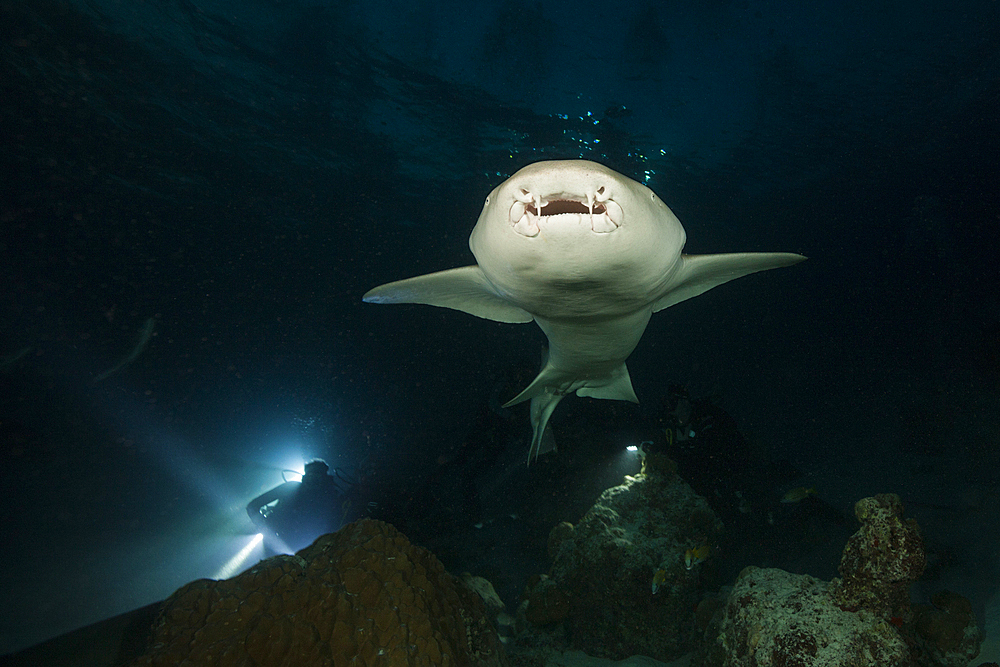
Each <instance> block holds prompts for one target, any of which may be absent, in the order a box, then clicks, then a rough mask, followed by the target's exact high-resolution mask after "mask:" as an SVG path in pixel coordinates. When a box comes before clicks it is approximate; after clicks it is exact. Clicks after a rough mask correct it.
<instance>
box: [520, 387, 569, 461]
mask: <svg viewBox="0 0 1000 667" xmlns="http://www.w3.org/2000/svg"><path fill="white" fill-rule="evenodd" d="M562 398H563V395H562V394H553V393H551V392H548V391H547V392H545V393H543V394H540V395H538V396H535V397H534V398H532V399H531V428H532V433H531V446H530V447H529V448H528V465H531V462H532V461H534V460H535V459H537V458H538V457H539V456H540V455H542V454H545V453H548V452H554V451H556V439H555V436H553V435H552V431H550V430H547V429H546V428H545V427H546V426H547V425H548V423H549V417H551V416H552V411H553V410H555V409H556V406H557V405H559V401H561V400H562Z"/></svg>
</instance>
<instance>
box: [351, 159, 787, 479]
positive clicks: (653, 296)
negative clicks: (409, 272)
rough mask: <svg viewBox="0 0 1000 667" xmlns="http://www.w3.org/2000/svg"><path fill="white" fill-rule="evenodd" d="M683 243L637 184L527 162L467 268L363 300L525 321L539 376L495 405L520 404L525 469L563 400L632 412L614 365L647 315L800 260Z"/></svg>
mask: <svg viewBox="0 0 1000 667" xmlns="http://www.w3.org/2000/svg"><path fill="white" fill-rule="evenodd" d="M685 240H686V235H685V233H684V228H683V227H682V226H681V223H680V221H679V220H678V219H677V217H676V216H675V215H674V214H673V212H672V211H671V210H670V209H669V208H668V207H667V205H666V204H664V203H663V202H662V201H661V200H660V198H659V197H657V196H656V194H655V193H654V192H653V191H652V190H650V189H649V188H647V187H646V186H645V185H642V184H641V183H637V182H636V181H634V180H632V179H630V178H628V177H626V176H623V175H622V174H619V173H617V172H615V171H612V170H611V169H608V168H607V167H605V166H603V165H600V164H597V163H595V162H589V161H586V160H551V161H544V162H536V163H533V164H530V165H528V166H526V167H524V168H523V169H521V170H520V171H518V172H517V173H516V174H514V175H513V176H511V177H510V178H509V179H507V180H506V181H504V182H503V183H501V184H500V185H499V186H497V187H496V189H494V190H493V192H491V193H490V195H489V196H488V197H487V198H486V203H485V204H484V205H483V211H482V213H480V215H479V220H478V222H477V223H476V226H475V228H474V229H473V230H472V236H471V237H470V238H469V247H470V248H471V249H472V254H473V255H474V256H475V258H476V262H477V263H476V264H474V265H472V266H463V267H460V268H457V269H449V270H447V271H439V272H436V273H429V274H427V275H423V276H417V277H415V278H408V279H406V280H399V281H396V282H392V283H387V284H385V285H381V286H379V287H376V288H374V289H372V290H370V291H369V292H368V293H366V294H365V295H364V300H365V301H366V302H368V303H422V304H428V305H432V306H442V307H445V308H453V309H455V310H461V311H464V312H466V313H469V314H471V315H475V316H477V317H483V318H486V319H489V320H495V321H497V322H510V323H526V322H531V321H532V320H534V321H535V322H536V323H537V324H538V326H539V327H540V328H541V329H542V331H543V332H544V333H545V335H546V337H547V338H548V342H549V346H548V351H547V354H545V356H544V358H543V364H542V370H541V372H539V374H538V376H537V377H536V378H535V379H534V381H532V382H531V384H529V385H528V386H527V387H526V388H525V389H524V391H522V392H521V393H520V394H518V395H517V396H515V397H514V398H513V399H511V400H510V401H509V402H508V403H506V404H505V406H504V407H508V406H511V405H516V404H518V403H521V402H522V401H527V400H530V401H531V410H530V414H531V423H532V427H533V430H534V433H533V436H532V440H531V447H530V449H529V450H528V462H529V463H530V462H531V460H532V459H533V458H535V457H537V456H538V454H539V453H541V452H542V451H545V450H546V449H547V445H546V444H545V443H543V440H542V437H543V435H545V427H546V424H547V423H548V421H549V417H550V416H551V415H552V411H553V410H554V409H555V407H556V405H557V404H558V403H559V401H560V400H562V398H563V397H564V396H566V395H567V394H571V393H574V392H575V393H576V394H577V395H578V396H589V397H591V398H606V399H617V400H623V401H632V402H635V403H638V402H639V400H638V398H636V395H635V391H634V390H633V389H632V381H631V379H630V378H629V374H628V369H627V368H626V367H625V360H626V359H627V358H628V356H629V355H630V354H631V353H632V350H634V349H635V346H636V345H637V344H638V343H639V339H640V338H641V337H642V333H643V331H645V329H646V324H647V323H648V322H649V318H650V316H651V315H652V314H653V313H655V312H657V311H660V310H663V309H664V308H669V307H670V306H673V305H675V304H678V303H680V302H681V301H685V300H686V299H690V298H691V297H694V296H698V295H699V294H702V293H703V292H706V291H707V290H710V289H712V288H713V287H716V286H717V285H721V284H722V283H725V282H728V281H730V280H733V279H735V278H740V277H742V276H745V275H748V274H751V273H755V272H757V271H764V270H766V269H775V268H779V267H783V266H790V265H792V264H796V263H798V262H801V261H802V260H804V259H805V257H803V256H802V255H798V254H795V253H784V252H780V253H731V254H720V255H685V254H683V253H682V252H681V251H682V249H683V248H684V242H685ZM549 440H551V438H549V439H547V440H546V442H548V441H549Z"/></svg>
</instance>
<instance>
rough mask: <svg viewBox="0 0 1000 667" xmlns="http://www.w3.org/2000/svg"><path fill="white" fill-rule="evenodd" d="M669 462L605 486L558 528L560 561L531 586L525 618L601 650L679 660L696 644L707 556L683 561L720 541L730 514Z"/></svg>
mask: <svg viewBox="0 0 1000 667" xmlns="http://www.w3.org/2000/svg"><path fill="white" fill-rule="evenodd" d="M664 462H665V465H664V466H662V467H656V466H649V465H647V470H646V474H642V475H637V476H635V477H626V478H625V483H624V484H622V485H621V486H616V487H614V488H611V489H608V490H606V491H605V492H604V493H602V494H601V496H600V497H599V498H598V499H597V502H596V503H595V504H594V506H593V507H592V508H591V509H590V510H589V511H588V512H587V513H586V515H584V517H583V519H581V520H580V522H579V523H578V524H576V525H575V526H572V525H570V524H568V523H562V524H559V525H558V526H556V528H555V529H553V531H552V534H551V535H550V539H549V543H548V549H549V553H550V556H552V558H553V563H552V567H551V569H550V570H549V573H548V575H547V576H542V577H538V578H536V580H535V582H534V583H533V585H532V586H530V587H529V589H528V591H527V594H526V603H525V604H524V605H523V606H522V609H521V614H522V617H523V618H524V619H526V620H527V621H529V622H530V623H533V624H535V625H538V626H552V625H554V624H558V625H559V629H560V630H561V631H562V636H564V637H565V638H566V640H567V643H568V644H569V646H571V647H572V648H575V649H579V650H583V651H585V652H586V653H588V654H590V655H594V656H600V657H607V658H615V659H621V658H625V657H628V656H631V655H637V654H640V655H645V656H649V657H652V658H656V659H658V660H672V659H675V658H677V657H678V656H680V655H682V654H683V653H685V652H686V651H688V650H690V648H691V646H692V640H693V634H692V631H693V628H694V609H695V606H696V604H697V602H698V587H699V575H698V568H699V566H697V565H694V566H692V568H691V569H688V568H687V567H685V562H684V556H685V551H686V550H688V549H692V548H695V547H703V546H707V545H712V544H714V542H715V540H716V538H717V536H718V534H719V533H720V532H721V530H722V524H721V523H720V522H719V520H718V518H717V517H716V516H715V514H714V513H713V512H712V510H711V509H710V508H709V506H708V504H707V503H706V502H705V500H704V499H703V498H702V497H700V496H698V495H697V494H695V492H694V491H693V490H692V489H691V487H689V486H688V485H687V484H686V483H684V482H683V481H682V480H681V479H680V478H679V477H677V475H676V474H674V473H673V472H672V470H671V469H670V468H669V465H668V464H667V462H666V460H665V461H664ZM658 571H660V576H659V578H658V579H659V586H658V588H657V592H656V593H654V592H653V588H652V581H653V577H654V574H656V573H657V572H658Z"/></svg>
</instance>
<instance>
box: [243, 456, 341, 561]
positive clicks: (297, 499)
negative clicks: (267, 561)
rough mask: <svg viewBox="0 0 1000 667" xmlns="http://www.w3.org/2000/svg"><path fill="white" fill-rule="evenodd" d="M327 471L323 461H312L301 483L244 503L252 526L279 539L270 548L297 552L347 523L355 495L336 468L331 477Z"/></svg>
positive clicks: (263, 494)
mask: <svg viewBox="0 0 1000 667" xmlns="http://www.w3.org/2000/svg"><path fill="white" fill-rule="evenodd" d="M329 470H330V466H328V465H327V464H326V462H325V461H323V460H322V459H313V460H312V461H310V462H309V463H307V464H306V466H305V474H304V475H303V476H302V480H301V481H298V482H294V481H286V482H285V483H284V484H280V485H278V486H276V487H274V488H273V489H271V490H270V491H267V492H265V493H262V494H261V495H259V496H257V497H256V498H254V499H253V500H251V501H250V502H249V503H248V504H247V515H248V516H249V517H250V520H251V521H253V523H254V525H255V526H257V527H258V528H259V529H260V530H261V532H262V533H264V535H265V536H267V537H271V536H274V537H277V538H278V542H277V544H276V545H275V544H271V545H270V546H271V547H272V550H273V551H276V552H285V551H287V550H288V549H290V550H291V551H293V552H294V551H298V550H299V549H302V548H304V547H307V546H309V545H310V544H311V543H312V542H313V540H315V539H316V538H317V537H319V536H320V535H325V534H326V533H332V532H335V531H336V530H337V529H339V528H340V527H341V526H342V525H344V524H345V523H348V521H347V517H348V514H349V513H351V505H352V496H353V495H354V494H353V493H352V490H351V488H350V484H349V482H347V481H346V480H345V478H344V477H343V476H342V475H339V471H337V470H336V469H335V470H334V475H336V476H334V475H329V474H327V472H328V471H329ZM267 541H268V540H265V542H267ZM271 542H273V539H272V540H271ZM284 547H287V549H285V548H284Z"/></svg>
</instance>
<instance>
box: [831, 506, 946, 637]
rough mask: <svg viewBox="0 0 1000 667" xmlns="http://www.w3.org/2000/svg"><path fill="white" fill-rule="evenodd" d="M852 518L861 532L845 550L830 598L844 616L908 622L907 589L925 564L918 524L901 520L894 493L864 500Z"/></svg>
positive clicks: (850, 540) (908, 520)
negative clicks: (861, 612) (859, 613)
mask: <svg viewBox="0 0 1000 667" xmlns="http://www.w3.org/2000/svg"><path fill="white" fill-rule="evenodd" d="M854 515H855V516H856V517H857V519H858V521H860V522H861V528H860V530H858V532H856V533H855V534H854V535H852V536H851V537H850V539H848V541H847V546H846V547H844V552H843V555H842V556H841V559H840V567H839V571H840V574H841V576H842V577H843V579H841V580H834V584H833V591H832V592H833V595H834V598H835V599H836V600H837V603H838V604H839V605H840V606H841V607H842V608H844V609H845V610H848V611H855V610H858V609H867V610H869V611H871V612H873V613H875V614H878V615H879V616H882V617H883V618H885V619H892V618H898V619H901V620H907V621H908V620H909V613H910V592H909V588H910V584H911V583H912V582H914V581H916V579H917V578H918V577H919V576H920V575H921V574H922V573H923V571H924V566H925V564H926V558H925V555H924V541H923V538H922V537H921V535H920V528H919V526H917V522H916V521H914V520H913V519H905V520H904V519H903V502H902V501H901V500H900V499H899V496H897V495H896V494H895V493H880V494H878V495H877V496H875V497H873V498H862V499H861V500H859V501H858V502H857V503H855V504H854Z"/></svg>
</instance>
